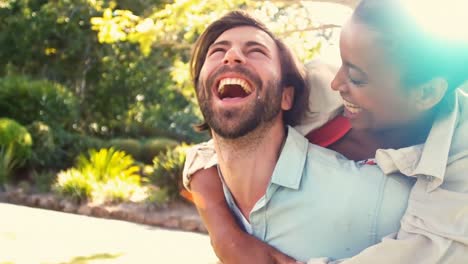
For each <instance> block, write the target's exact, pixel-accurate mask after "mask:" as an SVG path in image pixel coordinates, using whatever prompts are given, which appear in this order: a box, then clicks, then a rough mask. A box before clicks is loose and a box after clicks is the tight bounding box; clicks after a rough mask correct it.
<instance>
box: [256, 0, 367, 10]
mask: <svg viewBox="0 0 468 264" xmlns="http://www.w3.org/2000/svg"><path fill="white" fill-rule="evenodd" d="M254 1H257V2H263V1H264V0H254ZM270 1H271V2H284V3H300V2H321V3H332V4H339V5H344V6H347V7H351V8H353V9H354V8H355V7H356V6H357V4H358V3H359V1H360V0H270Z"/></svg>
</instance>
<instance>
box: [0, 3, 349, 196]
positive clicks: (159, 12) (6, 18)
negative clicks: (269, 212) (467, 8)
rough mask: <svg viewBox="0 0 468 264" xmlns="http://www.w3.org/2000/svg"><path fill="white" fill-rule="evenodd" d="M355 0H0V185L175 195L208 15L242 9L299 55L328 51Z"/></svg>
mask: <svg viewBox="0 0 468 264" xmlns="http://www.w3.org/2000/svg"><path fill="white" fill-rule="evenodd" d="M356 2H357V1H352V0H348V1H339V0H328V1H326V0H325V1H253V0H223V1H220V0H175V1H169V0H119V1H108V0H53V1H52V0H0V113H1V114H0V115H1V118H0V164H1V165H0V188H2V189H3V190H6V189H8V188H10V187H12V186H20V187H21V188H23V189H24V190H25V191H26V192H32V193H35V192H39V193H40V192H52V193H55V194H58V195H62V196H65V197H68V198H70V199H72V200H73V201H76V202H79V203H80V202H84V201H97V202H103V203H106V202H110V203H112V202H120V201H136V200H138V201H146V202H150V203H156V204H160V205H161V204H164V203H167V202H170V201H171V200H174V199H178V197H179V195H178V192H179V190H180V172H181V168H182V165H183V161H184V154H183V149H184V148H185V147H187V146H188V145H190V144H194V143H197V142H201V141H203V140H206V139H207V138H208V135H207V134H201V133H196V132H194V131H193V129H192V125H193V124H197V123H199V122H200V121H201V115H200V112H199V110H198V107H197V104H196V98H195V94H194V89H193V87H192V84H191V82H190V76H189V71H188V61H189V58H190V51H191V47H192V45H193V43H194V42H195V41H196V39H197V37H198V36H199V35H200V33H201V32H202V31H203V30H204V28H205V27H206V25H207V24H209V23H210V22H211V21H213V20H214V19H217V18H219V17H220V16H221V15H222V14H224V13H225V12H227V11H229V10H235V9H244V10H248V11H250V12H252V13H254V15H255V16H256V17H258V18H259V19H261V20H262V21H264V22H265V23H266V24H267V25H268V26H269V27H270V28H271V29H272V30H273V32H275V33H276V34H278V36H280V37H281V38H283V39H284V40H285V41H286V43H287V44H288V45H289V46H290V47H292V49H293V50H294V51H295V53H296V54H297V56H298V57H299V58H300V60H301V61H303V62H307V61H309V60H311V59H312V58H314V57H316V56H321V57H323V58H324V59H325V60H327V61H331V62H336V61H337V60H338V58H339V53H338V50H337V39H338V37H339V28H340V26H341V25H342V24H343V22H344V20H345V19H346V18H347V17H348V16H349V15H350V14H351V11H352V7H353V6H354V5H355V3H356Z"/></svg>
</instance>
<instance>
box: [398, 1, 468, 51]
mask: <svg viewBox="0 0 468 264" xmlns="http://www.w3.org/2000/svg"><path fill="white" fill-rule="evenodd" d="M400 1H401V3H402V4H403V6H404V7H405V8H406V9H407V11H408V12H409V13H410V15H412V16H413V17H414V18H415V20H416V21H417V23H419V24H420V25H421V26H422V28H424V30H426V31H427V32H428V33H429V34H433V35H435V36H436V37H440V38H444V39H447V40H454V41H463V42H466V43H467V44H468V29H467V28H466V23H465V22H464V21H466V17H467V15H468V1H467V0H445V1H428V0H400Z"/></svg>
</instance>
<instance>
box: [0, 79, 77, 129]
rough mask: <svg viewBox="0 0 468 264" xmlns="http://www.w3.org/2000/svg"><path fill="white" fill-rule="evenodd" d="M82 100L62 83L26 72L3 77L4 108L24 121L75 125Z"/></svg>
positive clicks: (1, 107) (1, 99) (0, 97)
mask: <svg viewBox="0 0 468 264" xmlns="http://www.w3.org/2000/svg"><path fill="white" fill-rule="evenodd" d="M77 110H78V101H77V100H76V98H75V97H74V96H73V94H72V93H71V92H70V91H69V90H67V88H65V87H64V86H62V85H59V84H57V83H54V82H50V81H46V80H33V79H30V78H28V77H26V76H6V77H3V78H0V112H1V113H2V114H3V115H4V116H6V117H10V118H13V119H15V120H18V122H20V123H22V124H30V123H32V122H34V121H41V122H44V123H46V124H47V125H50V126H53V127H66V128H71V127H72V125H73V124H74V123H76V122H77V119H78V111H77Z"/></svg>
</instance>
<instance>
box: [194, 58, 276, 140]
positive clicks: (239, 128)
mask: <svg viewBox="0 0 468 264" xmlns="http://www.w3.org/2000/svg"><path fill="white" fill-rule="evenodd" d="M226 71H229V72H233V71H234V72H239V73H241V74H243V75H245V76H247V77H248V78H249V79H250V80H251V81H252V82H253V84H254V85H255V86H256V87H257V89H256V90H255V94H253V95H250V96H255V100H253V101H250V102H249V103H247V104H246V105H245V106H244V107H242V109H236V110H234V109H222V110H216V109H213V104H212V102H213V98H212V97H213V94H212V92H211V87H212V85H213V82H214V80H215V79H216V77H217V76H219V74H222V73H224V72H226ZM262 90H265V93H264V94H265V95H264V96H263V97H260V96H259V94H260V92H261V91H262ZM281 98H282V82H281V81H280V80H278V79H270V80H268V82H267V83H266V85H265V86H263V84H262V81H261V79H260V78H258V77H257V76H256V75H255V74H254V73H252V72H250V71H248V70H246V69H245V68H242V67H234V68H229V69H228V68H221V69H220V70H218V71H217V72H215V73H214V74H212V76H211V78H209V79H208V80H207V81H206V85H204V83H203V82H201V81H199V84H198V102H199V104H200V109H201V112H202V114H203V116H204V118H205V121H206V123H207V124H208V125H209V126H210V127H211V129H213V131H214V132H215V133H216V134H218V135H219V136H221V137H223V138H226V139H236V138H240V137H243V136H245V135H247V134H248V133H250V132H252V131H254V130H255V129H256V128H258V127H259V126H260V125H264V124H268V123H270V122H271V121H272V120H273V119H274V118H275V117H277V116H278V114H279V112H280V110H281Z"/></svg>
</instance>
